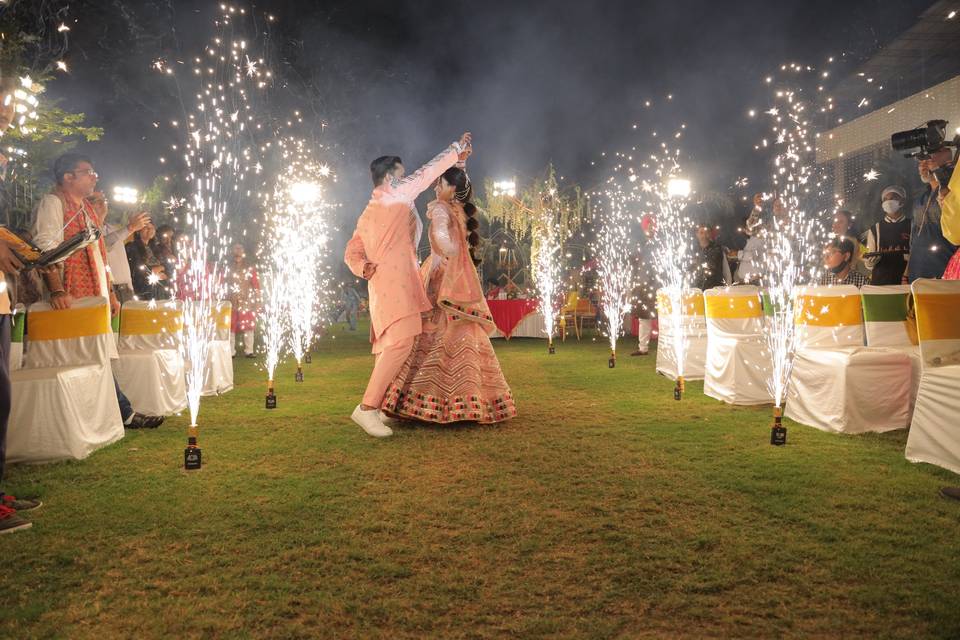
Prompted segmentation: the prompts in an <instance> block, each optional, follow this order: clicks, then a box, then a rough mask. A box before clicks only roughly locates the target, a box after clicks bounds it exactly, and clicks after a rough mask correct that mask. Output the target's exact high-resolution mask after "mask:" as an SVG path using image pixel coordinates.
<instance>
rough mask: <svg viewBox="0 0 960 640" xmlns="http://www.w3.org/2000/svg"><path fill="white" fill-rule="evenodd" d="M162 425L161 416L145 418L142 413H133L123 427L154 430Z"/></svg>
mask: <svg viewBox="0 0 960 640" xmlns="http://www.w3.org/2000/svg"><path fill="white" fill-rule="evenodd" d="M162 424H163V416H145V415H143V414H142V413H134V414H133V417H132V418H130V422H127V423H126V424H124V425H123V426H124V427H125V428H127V429H156V428H157V427H159V426H160V425H162Z"/></svg>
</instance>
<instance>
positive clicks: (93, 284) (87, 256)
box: [53, 187, 110, 298]
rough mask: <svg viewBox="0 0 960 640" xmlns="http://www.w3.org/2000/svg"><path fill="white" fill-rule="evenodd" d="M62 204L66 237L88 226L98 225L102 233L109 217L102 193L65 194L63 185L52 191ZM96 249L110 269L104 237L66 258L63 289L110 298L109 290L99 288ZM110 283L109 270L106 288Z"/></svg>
mask: <svg viewBox="0 0 960 640" xmlns="http://www.w3.org/2000/svg"><path fill="white" fill-rule="evenodd" d="M53 194H54V195H55V196H57V197H58V198H59V199H60V204H61V205H62V206H63V224H64V227H63V239H64V240H66V239H68V238H72V237H73V236H75V235H77V234H78V233H85V232H86V230H87V225H88V224H89V225H90V226H95V227H97V228H98V229H100V231H101V233H102V232H103V223H104V220H106V218H107V204H106V201H105V200H104V199H103V197H102V195H99V194H96V195H95V196H92V197H90V198H82V199H79V200H78V199H75V198H73V197H72V196H70V195H67V194H66V193H64V191H63V190H62V189H61V188H60V187H56V188H54V190H53ZM94 251H99V252H100V258H101V260H102V261H103V267H104V269H106V268H107V250H106V246H105V245H104V243H103V236H102V235H101V237H100V239H99V240H97V242H96V243H94V244H91V245H88V246H87V247H86V248H84V249H81V250H80V251H77V252H76V253H74V254H73V255H72V256H70V257H69V258H67V259H66V260H64V261H63V288H64V290H65V291H66V292H67V293H68V294H69V295H70V296H72V297H74V298H85V297H88V296H104V297H109V296H110V292H109V291H100V277H99V276H98V275H97V263H96V258H95V257H94V255H95V254H94V253H93V252H94ZM109 286H110V273H109V271H108V272H107V287H109Z"/></svg>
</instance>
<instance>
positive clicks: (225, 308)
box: [201, 300, 233, 396]
mask: <svg viewBox="0 0 960 640" xmlns="http://www.w3.org/2000/svg"><path fill="white" fill-rule="evenodd" d="M232 312H233V308H232V306H231V305H230V302H228V301H226V300H223V301H221V302H219V303H217V305H216V307H215V309H214V311H213V314H212V315H213V317H212V318H210V321H211V322H213V323H214V324H215V326H216V332H215V335H214V339H213V340H212V341H211V342H210V345H209V347H208V349H207V367H206V370H205V372H204V380H203V390H202V392H201V394H202V395H205V396H215V395H220V394H223V393H226V392H228V391H230V390H231V389H233V345H232V344H231V341H230V322H231V317H232Z"/></svg>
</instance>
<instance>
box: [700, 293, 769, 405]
mask: <svg viewBox="0 0 960 640" xmlns="http://www.w3.org/2000/svg"><path fill="white" fill-rule="evenodd" d="M703 299H704V310H705V314H706V319H707V359H706V365H705V371H704V379H703V392H704V393H705V394H706V395H708V396H710V397H711V398H715V399H717V400H720V401H722V402H726V403H728V404H738V405H754V404H769V403H772V402H773V396H772V395H771V394H770V391H769V388H768V386H767V379H768V378H769V377H770V357H769V355H768V353H767V345H766V341H765V339H764V336H763V327H764V322H763V311H762V309H761V306H760V290H759V289H758V288H757V287H754V286H751V285H744V286H738V287H717V288H715V289H708V290H707V291H704V292H703Z"/></svg>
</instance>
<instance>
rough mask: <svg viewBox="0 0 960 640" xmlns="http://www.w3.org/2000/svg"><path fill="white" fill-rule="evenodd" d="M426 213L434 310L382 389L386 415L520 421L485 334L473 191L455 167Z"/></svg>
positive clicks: (488, 329) (424, 274)
mask: <svg viewBox="0 0 960 640" xmlns="http://www.w3.org/2000/svg"><path fill="white" fill-rule="evenodd" d="M434 191H435V192H436V194H437V199H436V200H434V201H433V202H431V203H430V204H429V205H427V218H428V219H429V220H430V232H429V233H430V256H429V257H428V258H427V259H426V260H425V261H424V263H423V265H421V267H420V276H421V278H423V284H424V288H425V289H426V292H427V297H428V298H429V300H430V303H431V304H432V305H433V309H432V310H431V311H429V312H427V313H426V314H425V315H424V318H423V332H422V333H421V334H420V335H419V336H417V338H416V340H415V342H414V345H413V350H412V351H411V352H410V356H409V357H408V358H407V361H406V362H405V363H404V365H403V367H402V368H401V369H400V373H399V374H397V378H396V380H394V381H393V383H392V384H391V385H390V387H389V388H388V389H387V394H386V396H385V397H384V400H383V406H382V409H383V411H384V412H385V413H386V414H387V415H388V416H398V417H402V418H409V419H413V420H419V421H422V422H434V423H438V424H448V423H451V422H461V421H469V422H479V423H484V424H490V423H495V422H502V421H504V420H509V419H510V418H513V417H514V416H516V415H517V410H516V407H515V406H514V404H513V395H512V394H511V393H510V387H509V386H507V381H506V380H504V378H503V372H502V371H501V370H500V363H499V361H498V360H497V356H496V354H495V353H494V352H493V346H492V345H491V344H490V338H489V334H490V333H492V332H493V331H494V329H495V328H496V325H494V323H493V317H492V316H491V315H490V309H489V308H488V307H487V302H486V299H485V298H484V295H483V289H482V288H481V286H480V278H479V276H478V275H477V269H476V267H477V265H478V264H479V260H477V259H476V258H475V257H474V256H473V250H474V249H475V248H476V246H477V245H478V244H479V242H480V236H479V235H478V234H477V231H476V229H477V227H478V226H479V223H478V222H477V219H476V213H477V208H476V207H475V206H474V205H473V203H472V202H470V200H471V197H472V195H473V188H472V186H471V184H470V179H469V178H468V177H467V173H466V171H464V170H463V168H461V167H460V166H456V167H451V168H450V169H447V171H445V172H444V173H443V175H441V176H440V179H439V180H437V184H436V186H435V187H434Z"/></svg>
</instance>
